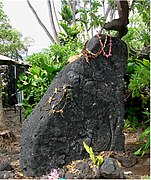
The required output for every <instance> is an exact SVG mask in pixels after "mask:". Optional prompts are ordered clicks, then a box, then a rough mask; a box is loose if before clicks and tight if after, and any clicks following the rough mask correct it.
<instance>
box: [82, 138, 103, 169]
mask: <svg viewBox="0 0 151 180" xmlns="http://www.w3.org/2000/svg"><path fill="white" fill-rule="evenodd" d="M83 145H84V148H85V150H86V152H87V153H89V156H90V158H91V160H92V162H93V163H94V164H95V165H97V166H101V164H102V163H103V157H102V156H100V155H99V156H95V155H94V152H93V149H92V147H89V146H88V145H87V144H86V143H85V142H83Z"/></svg>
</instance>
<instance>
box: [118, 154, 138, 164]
mask: <svg viewBox="0 0 151 180" xmlns="http://www.w3.org/2000/svg"><path fill="white" fill-rule="evenodd" d="M114 158H115V159H117V160H118V161H119V162H120V163H121V165H122V166H123V167H126V168H128V167H132V166H134V165H135V164H136V163H137V162H138V159H137V156H135V155H134V154H132V153H130V154H129V155H128V157H125V156H118V155H116V156H114Z"/></svg>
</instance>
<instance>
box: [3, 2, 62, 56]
mask: <svg viewBox="0 0 151 180" xmlns="http://www.w3.org/2000/svg"><path fill="white" fill-rule="evenodd" d="M2 2H3V10H4V11H5V13H6V14H7V15H8V17H9V19H10V23H11V25H12V26H13V28H15V29H17V30H18V31H20V32H21V33H22V35H23V36H24V37H26V36H29V37H32V38H33V39H34V43H33V46H32V47H30V48H29V54H32V53H34V52H39V51H40V50H41V49H43V48H47V47H48V46H49V45H50V40H49V38H48V37H47V35H46V33H45V32H44V30H43V29H42V27H41V26H40V25H39V24H38V22H37V20H36V18H35V16H34V15H33V13H32V12H31V10H30V8H29V7H28V5H27V2H26V0H2ZM30 2H31V4H32V5H33V7H34V8H35V10H36V11H37V13H38V14H39V17H40V18H41V19H42V21H43V23H44V24H45V25H46V27H47V28H48V29H50V32H51V27H50V23H49V14H48V7H47V2H46V0H30ZM54 2H55V6H56V8H57V10H58V11H59V10H60V1H59V0H54Z"/></svg>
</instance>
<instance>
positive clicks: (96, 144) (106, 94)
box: [20, 36, 128, 176]
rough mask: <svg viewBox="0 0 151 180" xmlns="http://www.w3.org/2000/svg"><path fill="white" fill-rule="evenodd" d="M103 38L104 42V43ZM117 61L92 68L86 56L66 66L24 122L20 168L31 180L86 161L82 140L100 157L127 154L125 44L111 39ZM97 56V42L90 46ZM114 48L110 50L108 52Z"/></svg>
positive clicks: (99, 62)
mask: <svg viewBox="0 0 151 180" xmlns="http://www.w3.org/2000/svg"><path fill="white" fill-rule="evenodd" d="M104 38H105V36H103V38H102V39H104ZM112 40H113V48H112V54H113V55H112V57H110V58H108V59H107V58H105V57H104V56H102V54H101V55H99V56H98V57H97V58H96V59H91V60H90V64H88V63H87V62H86V61H85V58H84V57H83V56H82V57H80V58H79V59H77V60H76V61H74V62H73V63H71V64H67V65H66V66H65V67H64V68H63V69H62V70H61V72H60V73H58V75H57V76H56V77H55V78H54V80H53V82H52V84H51V85H50V87H49V89H48V90H47V92H46V93H45V95H44V96H43V98H42V99H41V101H40V102H39V104H38V105H37V107H36V108H35V110H34V111H33V112H32V114H31V115H30V117H29V118H28V119H27V120H25V122H24V123H23V129H22V141H21V155H20V164H21V167H22V169H23V171H24V173H25V175H27V176H40V175H43V174H45V173H47V172H50V170H51V169H52V168H57V167H61V166H63V165H64V164H67V163H69V162H71V161H72V160H75V159H81V158H84V157H85V156H87V153H86V151H85V150H84V148H83V141H85V142H86V143H87V144H88V145H89V146H91V147H92V148H93V150H94V151H95V152H99V151H102V150H113V151H122V150H123V149H124V135H123V133H122V130H123V117H124V94H123V88H124V72H125V67H126V62H127V57H128V52H127V46H126V44H125V43H124V42H123V41H121V40H118V39H116V38H112ZM87 47H88V49H89V50H90V51H92V52H94V53H96V52H97V51H98V49H99V48H100V44H99V41H98V37H97V36H94V37H93V38H92V39H91V40H90V41H89V42H88V44H87ZM108 49H109V43H108V42H107V46H106V48H105V51H108Z"/></svg>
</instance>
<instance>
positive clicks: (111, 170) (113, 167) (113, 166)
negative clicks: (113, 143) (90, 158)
mask: <svg viewBox="0 0 151 180" xmlns="http://www.w3.org/2000/svg"><path fill="white" fill-rule="evenodd" d="M100 169H101V176H103V177H104V178H108V179H115V178H117V179H123V178H124V173H123V171H122V169H121V168H120V167H119V166H118V163H117V161H116V160H115V159H113V158H106V157H105V158H104V162H103V164H102V165H101V168H100Z"/></svg>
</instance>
